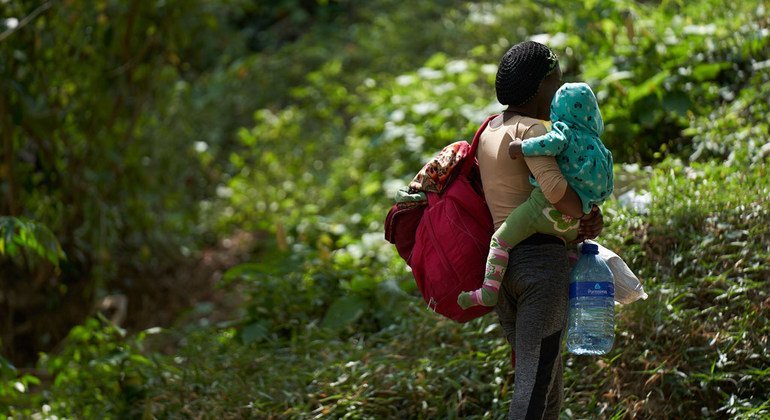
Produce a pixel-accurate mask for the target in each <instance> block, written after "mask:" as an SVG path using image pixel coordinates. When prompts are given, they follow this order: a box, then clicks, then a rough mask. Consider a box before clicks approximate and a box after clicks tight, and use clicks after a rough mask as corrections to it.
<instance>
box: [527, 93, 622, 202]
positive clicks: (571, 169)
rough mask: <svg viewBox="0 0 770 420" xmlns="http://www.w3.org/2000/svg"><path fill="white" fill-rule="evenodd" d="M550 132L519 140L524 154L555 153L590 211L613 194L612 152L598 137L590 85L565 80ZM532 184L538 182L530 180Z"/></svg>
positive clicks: (599, 124) (599, 131)
mask: <svg viewBox="0 0 770 420" xmlns="http://www.w3.org/2000/svg"><path fill="white" fill-rule="evenodd" d="M551 121H552V122H553V126H552V127H551V131H549V132H548V133H546V134H545V135H542V136H539V137H533V138H529V139H526V140H524V141H523V142H522V145H521V151H522V153H523V154H524V156H555V157H556V162H557V163H558V164H559V169H561V173H562V174H563V175H564V178H565V179H566V180H567V183H569V185H570V187H572V189H573V190H575V192H576V193H577V194H578V196H580V200H581V201H582V202H583V212H584V213H590V211H591V207H593V205H594V204H596V205H599V204H601V203H603V202H604V200H606V199H607V198H608V197H609V196H610V194H612V190H613V183H614V177H613V175H612V153H611V152H610V151H609V150H607V148H606V147H604V144H602V141H601V140H600V139H599V136H600V135H601V134H602V133H603V132H604V122H603V121H602V115H601V113H600V112H599V105H598V103H597V101H596V96H594V93H593V91H591V88H590V87H589V86H588V85H587V84H585V83H565V84H564V85H562V86H561V87H560V88H559V90H558V91H556V94H555V95H554V97H553V102H552V103H551ZM532 182H533V184H534V185H535V186H537V183H536V182H535V181H534V179H532Z"/></svg>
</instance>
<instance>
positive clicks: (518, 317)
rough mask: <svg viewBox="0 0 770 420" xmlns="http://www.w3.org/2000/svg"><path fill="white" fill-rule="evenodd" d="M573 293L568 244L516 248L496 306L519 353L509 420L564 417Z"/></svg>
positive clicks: (503, 325) (504, 327)
mask: <svg viewBox="0 0 770 420" xmlns="http://www.w3.org/2000/svg"><path fill="white" fill-rule="evenodd" d="M568 291H569V265H568V260H567V250H566V248H565V247H564V246H563V245H556V244H544V245H525V244H521V245H519V246H516V247H514V248H513V249H512V250H511V258H510V259H509V263H508V270H507V271H506V274H505V278H504V279H503V283H502V286H501V288H500V298H499V300H498V302H497V306H496V307H495V311H496V312H497V315H498V317H499V318H500V324H501V325H502V327H503V332H504V334H505V338H506V339H507V340H508V342H509V343H510V344H511V345H512V346H513V348H514V349H515V351H516V370H515V379H514V388H513V400H512V401H511V406H510V409H509V410H508V417H509V418H510V419H558V418H559V412H560V410H561V404H562V401H563V400H564V388H563V386H564V385H563V376H564V372H563V366H562V358H561V343H562V337H563V336H564V328H565V325H566V321H567V302H568Z"/></svg>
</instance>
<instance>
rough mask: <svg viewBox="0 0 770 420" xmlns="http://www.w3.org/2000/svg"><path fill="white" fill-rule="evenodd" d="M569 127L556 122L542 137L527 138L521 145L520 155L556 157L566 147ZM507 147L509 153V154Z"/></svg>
mask: <svg viewBox="0 0 770 420" xmlns="http://www.w3.org/2000/svg"><path fill="white" fill-rule="evenodd" d="M568 141H569V127H567V124H564V123H563V122H561V121H557V122H555V123H554V124H553V127H551V131H549V132H548V133H546V134H545V135H543V136H539V137H532V138H528V139H526V140H524V141H522V143H521V153H522V154H523V155H524V156H556V155H558V154H559V153H561V152H562V151H564V149H565V148H566V147H567V142H568ZM510 147H511V145H509V153H510Z"/></svg>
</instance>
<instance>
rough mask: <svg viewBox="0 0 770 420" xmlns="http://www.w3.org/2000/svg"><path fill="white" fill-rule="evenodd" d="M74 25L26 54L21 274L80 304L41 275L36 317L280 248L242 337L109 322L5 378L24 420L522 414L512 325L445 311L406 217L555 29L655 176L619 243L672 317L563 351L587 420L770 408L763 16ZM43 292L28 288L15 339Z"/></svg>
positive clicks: (13, 238) (247, 300) (630, 314)
mask: <svg viewBox="0 0 770 420" xmlns="http://www.w3.org/2000/svg"><path fill="white" fill-rule="evenodd" d="M66 6H67V7H64V6H63V4H61V3H52V6H51V7H50V8H48V9H45V10H43V11H42V12H41V14H40V16H39V17H37V18H36V19H33V20H32V21H31V23H29V24H28V25H29V26H28V27H27V28H21V29H19V30H17V31H15V32H13V33H11V34H10V35H9V36H8V38H6V39H5V40H4V41H0V52H2V55H0V74H2V76H3V77H2V82H0V87H1V88H2V93H3V95H2V96H0V106H2V109H0V111H2V112H0V123H2V127H0V128H1V130H0V135H2V141H3V149H2V153H3V155H2V157H3V159H2V162H0V174H2V175H3V177H2V181H0V193H1V194H3V196H4V200H3V201H2V202H0V213H2V214H4V215H5V214H8V215H10V217H5V216H3V217H2V218H0V230H2V232H1V234H0V240H1V241H2V242H0V243H1V244H2V249H0V253H3V254H7V255H9V256H11V257H13V255H15V254H18V255H16V257H14V258H17V259H18V258H19V256H20V255H22V250H29V251H31V252H32V253H34V254H35V255H37V256H38V257H40V258H42V259H46V260H47V261H48V262H51V263H54V264H56V263H59V264H60V266H61V268H62V276H61V279H60V280H61V281H59V282H58V284H59V285H60V286H61V287H59V286H55V287H56V288H55V289H51V287H54V286H50V283H51V281H50V280H51V276H50V275H49V274H50V273H47V272H43V273H42V274H41V275H37V274H33V275H29V274H26V275H27V276H29V277H30V278H34V279H35V281H33V282H25V283H23V284H31V285H43V286H40V287H37V288H34V287H31V286H30V287H28V288H27V290H26V295H25V296H26V297H28V298H30V297H41V296H42V297H43V298H41V299H42V300H38V301H33V300H30V301H29V302H31V303H29V305H28V306H26V307H25V308H26V312H24V313H25V314H34V313H37V310H38V309H39V308H42V307H44V308H48V309H49V310H51V311H52V313H55V314H56V315H57V318H60V316H59V315H62V314H63V313H64V312H62V311H59V310H58V308H59V307H58V306H57V304H58V303H60V301H61V300H62V299H64V296H67V294H66V291H67V290H75V287H73V286H74V285H75V284H77V283H78V282H82V283H85V284H84V285H83V289H82V290H85V291H89V292H83V293H82V294H76V295H74V296H70V299H72V300H73V301H74V302H77V305H80V306H82V307H86V309H85V311H88V310H90V309H89V308H88V306H89V305H84V304H83V302H84V300H85V301H87V302H90V301H91V297H92V296H93V295H94V294H97V293H96V292H101V293H104V292H106V291H107V290H111V289H122V288H125V289H127V290H128V289H142V288H143V287H149V286H147V285H148V284H152V283H153V282H154V280H155V279H156V277H155V276H154V275H153V273H155V272H158V271H163V270H173V269H175V268H176V267H177V264H178V261H179V260H180V254H182V251H181V249H187V250H190V249H194V248H195V246H196V245H197V244H200V243H206V242H211V241H213V240H214V239H216V238H217V237H218V236H219V235H221V234H223V233H227V232H229V230H230V229H231V228H233V227H235V226H237V227H239V228H242V229H245V230H249V231H264V232H269V234H271V235H274V239H272V240H265V241H263V242H262V243H260V246H259V253H258V254H257V255H255V256H254V257H253V258H252V259H251V261H249V262H245V263H243V264H240V265H236V266H234V267H231V268H230V269H229V270H227V271H226V272H225V273H224V274H223V282H222V284H223V286H226V287H227V288H234V289H235V290H236V291H237V293H238V294H239V295H240V298H242V299H243V304H242V305H241V307H239V308H238V310H237V311H236V313H235V314H232V319H231V320H229V321H225V322H218V321H217V323H216V324H215V326H213V327H211V326H210V327H206V328H203V327H200V326H197V325H188V326H184V328H182V329H180V330H179V331H176V332H174V333H173V334H169V335H168V336H165V335H164V336H163V337H162V338H160V337H159V339H158V340H157V341H153V340H149V339H148V337H146V333H139V334H137V335H131V334H127V333H126V332H125V331H123V330H121V329H119V328H116V327H114V326H112V325H111V324H109V323H107V322H105V321H104V320H102V319H89V320H87V321H85V323H84V325H82V326H79V327H76V328H75V329H73V330H72V331H71V332H70V334H69V335H68V338H67V339H66V340H65V341H64V342H63V344H62V345H61V347H60V348H59V349H58V350H57V351H56V352H55V353H51V354H48V355H45V356H44V357H43V358H42V360H41V361H40V364H39V369H38V370H37V371H35V372H33V374H30V373H29V371H28V370H24V369H17V368H15V367H14V366H13V365H12V364H11V363H10V362H9V361H8V360H6V359H3V358H0V376H1V379H2V381H0V409H2V411H4V412H5V411H7V412H10V413H12V414H13V415H14V416H15V417H16V416H33V415H43V416H48V415H57V416H65V417H126V416H128V417H135V416H140V415H142V416H146V417H152V416H155V417H160V418H164V417H174V416H179V415H189V416H199V415H200V414H201V413H206V415H209V416H212V417H216V416H223V417H289V418H301V417H308V416H315V417H318V418H338V417H353V418H368V417H371V418H381V417H407V418H423V417H431V418H432V417H438V418H443V417H450V418H452V417H470V418H473V417H477V418H478V417H485V418H486V417H492V418H501V417H503V416H504V414H505V410H506V407H507V404H508V403H509V398H510V392H511V386H512V379H513V376H512V372H511V370H510V368H509V364H508V363H509V361H508V356H509V354H508V347H507V345H506V344H505V343H504V341H503V340H502V339H501V337H500V334H499V332H498V331H497V327H496V324H495V320H494V317H493V316H488V317H485V318H483V319H480V320H476V321H474V322H471V323H468V324H464V325H457V324H453V323H451V322H448V321H446V320H443V319H441V318H440V317H438V316H437V315H435V314H432V313H430V311H428V310H427V309H426V308H425V305H424V304H423V303H422V301H421V299H420V297H419V296H418V293H417V291H416V290H415V285H414V282H413V280H412V277H411V274H410V273H409V272H408V271H407V268H406V266H405V265H404V263H403V261H402V260H401V259H400V258H399V257H398V256H397V255H396V253H395V252H394V249H393V247H392V246H391V245H390V244H388V243H386V242H385V241H384V239H383V235H382V222H383V219H384V216H385V214H386V212H387V209H388V208H389V206H390V204H391V197H392V195H393V193H394V192H395V189H396V188H398V187H399V186H402V185H403V184H405V183H406V182H408V181H409V179H410V178H411V177H412V176H413V175H414V173H416V171H417V170H418V169H419V168H420V166H421V165H422V164H423V162H424V161H425V160H426V159H427V158H428V157H429V156H430V155H432V154H433V153H434V152H435V151H437V150H438V149H440V148H441V147H442V146H444V145H445V144H447V143H450V142H453V141H457V140H460V139H470V136H471V135H472V133H473V132H474V130H475V129H476V126H477V124H479V123H480V122H481V121H482V119H483V118H484V117H485V116H487V115H488V114H491V113H495V112H499V111H500V110H501V109H502V107H501V106H500V105H499V104H497V103H496V102H495V101H494V92H493V85H494V74H495V72H496V66H495V64H496V62H497V60H498V59H499V57H500V55H501V54H502V53H503V52H504V51H505V50H506V49H507V48H508V47H509V46H510V45H511V44H513V43H515V42H518V41H520V40H524V39H527V38H530V37H535V39H539V40H542V41H545V42H546V43H548V44H550V45H551V46H552V47H554V48H555V49H556V50H557V51H558V52H559V56H560V58H561V62H562V66H563V69H564V72H565V78H566V79H568V80H585V81H588V82H589V83H590V84H591V85H592V86H593V87H594V88H595V90H596V92H597V95H598V97H599V101H600V106H601V108H602V111H603V115H604V118H605V122H606V127H607V132H606V135H605V137H604V139H605V141H606V143H607V144H608V145H609V147H610V149H612V150H613V152H614V153H615V156H616V161H617V162H633V161H635V162H638V163H641V164H647V163H651V162H656V167H655V168H654V169H649V170H645V171H643V172H641V174H642V177H648V178H649V180H648V179H638V180H636V181H635V182H633V183H631V184H629V185H628V186H624V187H623V189H625V188H635V189H637V190H645V191H648V192H649V193H650V194H651V196H652V199H653V200H652V204H651V205H650V207H649V209H648V212H647V213H646V214H638V213H635V212H634V211H633V210H630V209H627V208H625V207H623V206H622V205H620V203H619V202H615V201H613V202H610V203H608V205H607V206H606V209H605V212H606V215H607V222H608V226H607V227H606V229H605V232H604V234H603V237H602V238H600V240H601V241H602V243H603V244H605V245H607V246H609V247H611V248H613V249H614V250H615V251H616V252H618V253H619V254H620V255H621V256H622V257H623V258H624V259H625V260H626V261H627V262H629V264H630V265H631V267H632V268H633V269H634V271H635V272H636V273H637V274H639V276H640V278H642V280H643V282H644V285H645V288H646V290H647V292H648V293H649V294H650V299H648V300H647V301H643V302H638V303H635V304H633V305H630V306H627V307H621V308H619V310H618V327H617V332H618V337H617V341H616V347H615V349H614V350H613V352H612V353H611V354H610V355H608V356H606V357H603V358H579V357H572V356H568V355H566V354H565V357H566V358H567V359H566V360H567V366H566V382H567V390H566V393H565V394H566V398H567V400H566V403H565V410H564V416H565V417H567V418H621V417H624V416H626V417H640V418H668V417H672V418H692V417H706V418H718V417H725V416H730V417H738V418H756V417H759V418H762V417H764V416H768V415H770V412H769V410H770V401H768V400H767V397H766V396H767V395H770V389H768V385H767V383H769V381H768V370H767V366H768V364H770V363H769V362H770V360H768V355H767V336H768V334H770V331H768V325H767V322H766V320H767V318H768V316H770V313H768V305H767V302H768V299H770V298H769V297H768V293H770V290H768V285H767V284H768V283H767V279H768V276H769V275H770V273H768V268H767V262H768V261H769V259H770V248H768V243H770V232H769V231H768V227H767V220H768V217H769V216H770V203H769V202H768V196H770V185H769V184H768V179H770V178H769V177H768V173H767V168H768V161H767V154H768V152H767V150H768V149H767V146H766V143H767V139H768V123H767V117H766V115H767V113H768V111H770V109H768V103H767V100H766V99H767V96H768V95H769V94H770V91H769V90H768V89H769V86H770V80H769V79H768V73H767V59H766V57H767V55H768V52H769V51H768V45H769V43H768V40H769V39H770V38H769V37H768V36H767V24H768V20H767V19H768V17H767V10H766V9H765V8H764V7H761V5H757V4H752V3H751V2H743V3H736V4H734V5H732V6H734V7H732V8H730V10H727V9H726V8H724V7H723V5H722V4H721V3H718V2H716V1H715V0H701V1H698V2H690V3H683V2H677V1H664V2H662V3H660V4H648V3H637V2H630V1H625V0H587V1H584V2H579V3H575V4H572V3H570V5H569V6H568V7H565V6H564V5H562V4H559V3H557V2H546V3H544V4H543V3H538V4H536V3H535V2H519V3H516V4H510V5H507V4H494V3H475V2H474V3H470V2H464V1H456V0H444V1H438V2H401V1H395V0H375V1H371V2H351V1H345V0H341V1H330V2H324V1H319V2H304V1H295V0H281V1H278V2H275V4H272V3H271V7H266V6H265V5H263V4H261V3H260V2H254V3H252V2H247V1H241V0H238V1H230V2H223V3H221V4H217V5H213V4H210V2H201V1H195V0H174V1H166V2H161V3H158V4H155V3H154V2H140V1H133V2H127V3H126V2H117V1H100V2H96V4H90V3H89V4H86V3H84V2H77V1H72V2H68V3H67V4H66ZM4 7H6V8H7V10H8V13H9V16H19V17H22V16H26V15H28V14H29V13H30V12H32V9H34V7H33V6H32V5H26V4H22V3H20V2H15V3H8V4H5V5H4ZM703 22H709V24H703ZM29 29H34V30H29ZM544 32H545V33H550V34H551V35H548V36H545V35H538V34H540V33H544ZM249 49H250V50H251V51H248V50H249ZM72 57H75V58H76V59H72ZM763 143H764V144H763ZM688 159H689V162H687V160H688ZM618 178H619V179H622V178H623V177H621V176H619V177H618ZM619 190H620V188H619ZM640 192H641V191H640ZM199 211H200V212H199ZM30 220H34V221H35V222H34V223H33V222H30ZM43 226H46V227H47V228H45V227H43ZM49 230H50V232H49ZM9 232H10V233H9ZM24 232H26V233H24ZM49 233H50V234H49ZM54 238H57V239H58V241H59V242H60V243H61V247H60V248H59V247H58V246H56V243H57V241H56V239H54ZM9 244H12V246H13V247H14V248H13V249H11V248H10V246H11V245H9ZM64 251H66V255H67V259H66V260H63V259H62V257H63V255H64V254H63V252H64ZM24 252H26V251H24ZM14 261H15V260H14ZM6 267H8V265H4V266H3V268H4V269H5V268H6ZM17 272H18V271H10V270H3V271H2V273H1V274H0V280H2V279H3V277H4V276H6V277H13V275H14V274H13V273H17ZM53 278H54V279H55V278H56V277H55V276H54V277H53ZM46 285H47V286H46ZM49 286H50V287H49ZM47 287H48V288H47ZM68 287H69V289H68ZM180 288H182V290H184V289H183V286H180ZM22 295H24V294H23V293H18V290H16V289H11V288H9V287H8V286H7V285H6V284H3V285H2V289H0V309H2V310H4V312H3V315H4V316H3V322H5V324H4V325H3V332H4V333H5V332H6V331H11V332H13V333H16V331H15V327H16V325H15V324H13V325H11V322H12V321H11V320H13V319H20V317H18V314H19V313H20V311H18V310H17V307H14V306H13V305H20V303H19V302H22V300H19V299H17V298H16V297H17V296H22ZM139 295H141V293H139ZM9 296H14V299H10V298H9ZM30 299H31V298H30ZM25 302H26V301H25ZM9 308H10V309H11V311H9ZM13 311H16V312H13ZM9 313H14V314H16V315H15V317H12V316H5V315H6V314H9ZM61 317H63V315H62V316H61ZM49 319H53V318H50V317H49ZM14 322H15V321H14ZM205 324H206V323H205V322H202V323H201V325H205ZM37 331H38V330H32V332H29V330H28V332H27V333H26V334H27V335H26V336H25V337H30V336H31V337H32V338H33V339H35V340H40V341H42V339H43V336H44V335H43V334H42V333H37ZM9 337H10V338H9ZM15 337H16V336H14V335H11V336H7V335H3V337H2V339H3V346H4V347H3V352H4V354H6V351H7V350H6V349H7V348H9V347H11V346H12V345H13V344H14V343H13V342H12V341H11V340H12V339H13V338H15ZM48 340H49V341H48V342H49V343H52V342H54V341H56V340H55V337H54V339H51V338H50V337H49V338H48ZM180 413H181V414H180Z"/></svg>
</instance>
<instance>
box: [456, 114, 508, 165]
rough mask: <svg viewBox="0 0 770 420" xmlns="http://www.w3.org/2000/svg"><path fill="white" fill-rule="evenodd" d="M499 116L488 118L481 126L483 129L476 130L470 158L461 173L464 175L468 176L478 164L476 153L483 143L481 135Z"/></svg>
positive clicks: (466, 159) (467, 158)
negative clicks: (476, 163)
mask: <svg viewBox="0 0 770 420" xmlns="http://www.w3.org/2000/svg"><path fill="white" fill-rule="evenodd" d="M498 115H499V114H495V115H491V116H489V117H487V119H486V120H485V121H484V122H483V123H482V124H481V127H479V129H478V130H476V134H475V135H474V136H473V142H471V150H469V151H468V156H466V157H465V162H463V168H462V172H461V173H462V174H463V175H468V174H469V173H470V171H471V168H473V164H474V163H475V162H476V151H477V150H478V149H479V143H480V142H481V133H483V132H484V130H485V129H486V128H487V126H488V125H489V122H490V121H492V119H493V118H495V117H497V116H498Z"/></svg>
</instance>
